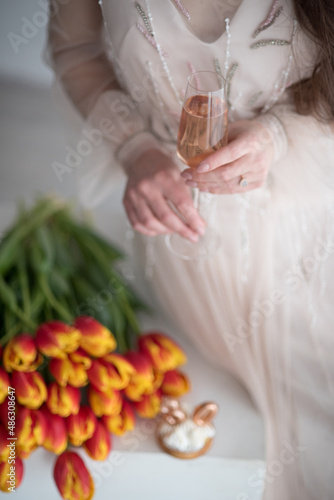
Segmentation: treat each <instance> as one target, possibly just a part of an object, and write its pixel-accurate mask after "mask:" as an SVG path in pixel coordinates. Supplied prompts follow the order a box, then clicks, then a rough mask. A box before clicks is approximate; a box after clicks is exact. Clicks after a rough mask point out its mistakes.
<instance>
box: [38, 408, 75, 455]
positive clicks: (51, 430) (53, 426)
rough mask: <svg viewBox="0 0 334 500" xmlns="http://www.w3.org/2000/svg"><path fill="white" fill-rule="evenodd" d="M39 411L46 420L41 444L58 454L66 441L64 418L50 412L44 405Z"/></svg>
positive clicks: (65, 444)
mask: <svg viewBox="0 0 334 500" xmlns="http://www.w3.org/2000/svg"><path fill="white" fill-rule="evenodd" d="M39 411H40V412H41V413H42V415H43V416H44V417H45V420H46V422H47V430H46V437H45V439H44V440H43V442H42V446H43V448H45V449H46V450H48V451H51V452H52V453H56V455H60V454H61V453H63V451H65V450H66V448H67V442H68V440H67V430H66V425H65V420H64V419H63V418H62V417H60V416H59V415H55V414H53V413H51V412H50V411H49V410H48V408H47V406H45V405H43V406H42V408H41V409H40V410H39Z"/></svg>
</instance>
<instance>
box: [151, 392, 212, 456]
mask: <svg viewBox="0 0 334 500" xmlns="http://www.w3.org/2000/svg"><path fill="white" fill-rule="evenodd" d="M217 412H218V406H217V405H216V403H213V402H205V403H202V404H200V405H198V406H196V408H195V409H194V411H193V413H192V415H188V414H187V412H186V411H185V409H184V408H183V407H182V406H181V405H180V404H179V402H178V401H177V400H175V399H170V398H166V399H164V400H163V402H162V404H161V408H160V416H159V418H160V422H159V425H158V428H157V438H158V441H159V444H160V446H161V447H162V448H163V450H164V451H166V452H167V453H169V454H170V455H173V456H174V457H178V458H196V457H198V456H200V455H202V454H203V453H205V452H206V451H207V450H208V449H209V448H210V446H211V443H212V439H213V437H214V435H215V428H214V426H213V425H212V423H211V421H212V420H213V418H214V417H215V416H216V414H217Z"/></svg>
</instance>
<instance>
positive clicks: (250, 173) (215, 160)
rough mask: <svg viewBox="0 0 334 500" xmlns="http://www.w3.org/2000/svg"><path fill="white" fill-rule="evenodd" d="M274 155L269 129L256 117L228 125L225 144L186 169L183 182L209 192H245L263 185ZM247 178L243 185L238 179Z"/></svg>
mask: <svg viewBox="0 0 334 500" xmlns="http://www.w3.org/2000/svg"><path fill="white" fill-rule="evenodd" d="M273 157H274V146H273V143H272V139H271V136H270V133H269V132H268V130H267V129H266V128H265V127H264V126H263V125H262V124H261V123H260V122H257V121H256V120H254V121H250V120H244V121H239V122H235V123H231V125H230V126H229V143H228V145H227V146H225V147H223V148H222V149H220V150H218V151H216V152H215V153H213V154H212V155H210V156H208V157H207V158H206V160H205V161H204V162H202V163H201V164H200V165H199V166H198V167H197V168H196V169H186V170H184V171H183V172H182V174H181V175H182V177H183V178H184V179H186V184H188V185H189V186H191V187H198V188H199V189H200V190H201V191H206V192H210V193H217V194H226V193H230V194H231V193H244V192H245V191H250V190H252V189H256V188H258V187H261V186H263V184H264V182H265V180H266V177H267V174H268V171H269V167H270V165H271V162H272V160H273ZM245 179H246V180H247V184H246V185H244V186H242V185H240V181H242V180H245Z"/></svg>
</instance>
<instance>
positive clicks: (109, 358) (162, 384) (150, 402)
mask: <svg viewBox="0 0 334 500" xmlns="http://www.w3.org/2000/svg"><path fill="white" fill-rule="evenodd" d="M115 349H116V340H115V337H114V336H113V335H112V333H111V332H110V331H109V330H108V329H107V328H106V327H105V326H103V325H101V324H100V323H99V322H97V321H96V320H95V319H93V318H92V317H89V316H80V317H77V318H76V319H75V321H74V323H73V324H72V325H69V324H66V323H63V322H60V321H51V322H48V323H44V324H42V325H40V326H39V328H38V329H37V331H36V335H31V334H29V333H21V334H19V335H17V336H15V337H14V338H13V339H11V340H10V341H9V342H8V343H7V344H6V345H5V346H4V348H3V352H2V367H0V402H1V404H0V421H1V423H0V489H1V490H2V491H4V492H10V491H15V488H16V487H18V486H19V484H20V483H21V480H22V476H23V468H24V466H23V462H22V460H24V459H26V458H28V457H29V455H30V454H31V453H32V452H33V451H34V450H35V449H36V448H37V447H38V446H43V447H44V448H45V449H46V450H48V451H51V452H53V453H55V454H57V455H59V456H58V458H57V459H56V462H55V466H54V479H55V482H56V484H57V487H58V489H59V492H60V494H61V496H62V497H63V498H64V499H76V500H79V499H80V500H88V499H90V498H92V496H93V493H94V484H93V480H92V478H91V476H90V474H89V471H88V470H87V468H86V466H85V464H84V462H83V460H82V458H81V457H80V456H79V455H78V454H77V453H76V452H75V451H73V449H74V447H78V446H82V447H83V448H84V449H85V451H86V452H87V454H88V455H89V456H90V457H91V458H93V459H95V460H105V459H106V458H107V456H108V454H109V452H110V450H111V446H112V442H111V439H112V437H111V436H112V435H113V434H114V435H117V436H121V435H123V434H124V433H126V432H128V431H132V430H133V429H134V426H135V414H137V415H138V416H139V417H142V418H154V417H155V416H156V415H157V414H158V413H159V409H160V403H161V398H162V396H163V395H166V396H172V397H177V396H181V395H182V394H184V393H185V392H186V391H187V390H188V389H189V380H188V378H187V376H186V375H185V374H184V373H182V372H181V371H179V370H178V369H177V368H178V366H180V365H182V364H184V363H185V361H186V357H185V354H184V352H183V351H182V349H181V348H180V347H179V346H178V345H177V344H176V343H175V342H174V341H173V340H172V339H171V338H169V337H168V336H166V335H164V334H162V333H160V332H150V333H147V334H143V335H141V336H140V337H139V339H138V345H137V349H136V350H131V351H128V352H127V353H126V354H125V355H121V354H118V353H116V352H115ZM8 443H11V445H10V446H8ZM68 446H70V447H71V448H70V449H68ZM11 473H12V477H11Z"/></svg>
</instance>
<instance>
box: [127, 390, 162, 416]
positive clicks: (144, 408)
mask: <svg viewBox="0 0 334 500" xmlns="http://www.w3.org/2000/svg"><path fill="white" fill-rule="evenodd" d="M160 403H161V391H160V390H158V391H156V392H155V393H154V394H150V395H149V396H143V397H142V399H141V400H140V401H136V402H134V403H133V406H134V407H135V409H136V411H137V413H138V415H139V416H140V417H143V418H154V417H156V416H157V414H158V413H159V410H160Z"/></svg>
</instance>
